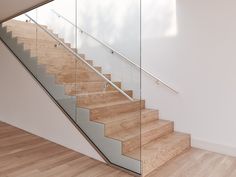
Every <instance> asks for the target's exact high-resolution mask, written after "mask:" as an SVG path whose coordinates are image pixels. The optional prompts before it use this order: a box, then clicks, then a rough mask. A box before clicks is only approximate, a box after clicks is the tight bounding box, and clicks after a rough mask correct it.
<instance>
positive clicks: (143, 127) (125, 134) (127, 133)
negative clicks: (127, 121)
mask: <svg viewBox="0 0 236 177" xmlns="http://www.w3.org/2000/svg"><path fill="white" fill-rule="evenodd" d="M170 123H172V122H171V121H167V120H154V121H152V122H149V123H145V124H140V126H137V127H134V128H132V129H127V130H123V131H121V132H117V133H114V134H112V135H109V137H112V138H114V139H117V140H121V141H126V140H129V139H131V138H133V137H137V136H140V134H141V136H142V134H145V133H146V132H149V131H152V130H154V129H161V128H162V127H164V126H166V125H168V124H170Z"/></svg>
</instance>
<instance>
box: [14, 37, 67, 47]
mask: <svg viewBox="0 0 236 177" xmlns="http://www.w3.org/2000/svg"><path fill="white" fill-rule="evenodd" d="M15 38H16V39H17V43H18V44H24V45H32V46H36V45H37V46H43V47H45V48H47V47H49V48H50V47H55V45H58V42H57V41H51V40H44V39H30V38H24V37H15ZM65 44H66V45H67V46H68V47H71V44H70V43H65ZM60 47H62V46H60Z"/></svg>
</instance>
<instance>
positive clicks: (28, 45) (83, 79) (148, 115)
mask: <svg viewBox="0 0 236 177" xmlns="http://www.w3.org/2000/svg"><path fill="white" fill-rule="evenodd" d="M43 27H44V28H47V27H46V26H43ZM35 29H36V25H35V24H33V23H28V22H22V21H15V20H11V21H8V22H6V23H4V24H3V25H2V28H1V35H0V36H1V37H2V36H3V35H8V39H9V40H15V41H16V46H22V45H23V48H22V50H23V51H28V52H29V54H30V57H31V58H34V59H35V62H36V64H37V66H38V67H39V68H42V67H43V68H45V73H46V74H48V75H50V76H52V77H54V78H55V79H54V82H55V83H54V84H55V85H56V86H60V87H63V91H64V94H65V95H67V96H69V97H73V98H76V104H77V108H78V114H81V115H83V116H84V117H86V116H87V119H86V118H85V119H86V120H85V119H82V118H81V116H80V119H78V118H76V119H75V121H76V122H77V123H78V125H79V126H80V127H81V128H82V129H84V131H85V133H86V134H87V135H88V136H89V137H90V139H91V140H92V141H94V142H95V144H97V146H98V147H99V149H103V147H104V146H106V144H105V143H103V142H102V141H104V142H105V141H106V142H107V143H110V142H116V143H117V142H118V143H120V145H121V147H120V148H121V149H120V150H118V151H120V152H119V153H120V154H118V155H116V156H119V158H120V159H124V161H126V162H129V165H130V163H132V162H133V161H134V162H136V161H141V166H142V175H143V176H146V175H147V174H149V173H150V172H152V171H153V170H154V169H156V168H158V167H160V166H162V165H163V164H165V163H166V162H168V161H169V160H171V159H172V158H174V157H176V156H177V155H179V154H181V153H183V152H184V151H186V150H187V149H189V148H190V135H188V134H184V133H179V132H175V131H174V122H171V121H168V120H162V119H160V118H159V111H158V110H153V109H148V108H146V107H145V100H134V101H130V100H128V99H127V98H126V97H125V96H124V95H123V94H121V93H120V92H119V91H117V90H116V89H115V88H114V87H112V86H111V85H110V84H109V83H107V82H106V81H105V80H104V79H103V78H101V77H100V76H99V75H97V73H96V72H94V71H93V70H92V69H91V68H89V67H88V66H87V65H86V64H84V63H83V62H82V61H80V60H78V59H75V56H74V55H73V54H72V53H70V52H69V51H67V50H65V49H63V48H62V47H60V46H57V45H56V43H55V40H54V39H52V38H51V37H50V36H48V35H47V34H46V33H45V32H44V31H40V30H37V41H36V38H35V36H36V30H35ZM51 32H52V31H51ZM3 40H4V39H3ZM61 40H63V39H61ZM36 43H37V45H36ZM67 45H68V46H69V47H70V44H67ZM80 56H81V57H83V58H85V57H86V56H85V54H81V55H80ZM86 61H87V62H88V63H89V64H90V65H92V66H93V61H92V60H86ZM93 67H94V68H96V70H97V71H99V72H102V67H100V66H93ZM104 76H105V77H107V78H108V79H109V80H111V78H112V76H111V74H104ZM112 82H113V81H112ZM113 83H114V84H115V85H116V86H117V87H119V88H122V83H121V82H113ZM124 92H125V93H126V94H127V95H129V96H130V97H132V96H133V92H132V90H124ZM140 109H141V112H140ZM83 116H82V117H83ZM140 117H141V120H140ZM140 125H141V126H140ZM96 127H98V128H99V129H102V130H100V131H97V130H98V128H97V129H96ZM95 129H96V130H95ZM140 131H141V136H140ZM99 133H100V134H101V135H98V134H99ZM96 136H100V139H98V138H96ZM100 144H102V145H100ZM115 148H119V147H115ZM115 148H114V149H115ZM112 150H113V148H112V147H111V148H110V149H109V150H108V151H112ZM104 152H105V150H104ZM107 153H108V152H107ZM112 153H113V154H115V152H111V154H112ZM104 154H105V155H106V152H105V153H104ZM111 154H109V153H108V155H111ZM121 157H122V158H121ZM132 160H133V161H132ZM117 163H118V162H117ZM124 164H125V163H124ZM118 165H120V166H121V165H122V164H119V163H118ZM127 165H128V163H127ZM130 166H132V164H131V165H130ZM125 168H127V169H130V168H129V167H126V166H125Z"/></svg>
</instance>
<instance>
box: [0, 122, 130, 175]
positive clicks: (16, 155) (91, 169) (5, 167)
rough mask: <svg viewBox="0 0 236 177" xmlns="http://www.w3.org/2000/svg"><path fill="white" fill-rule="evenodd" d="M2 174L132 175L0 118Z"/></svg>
mask: <svg viewBox="0 0 236 177" xmlns="http://www.w3.org/2000/svg"><path fill="white" fill-rule="evenodd" d="M0 177H130V175H128V174H126V173H124V172H121V171H119V170H116V169H113V168H111V167H109V166H107V165H106V164H103V163H101V162H99V161H96V160H93V159H91V158H88V157H86V156H84V155H82V154H79V153H77V152H74V151H72V150H69V149H67V148H64V147H62V146H59V145H57V144H55V143H51V142H49V141H47V140H45V139H43V138H40V137H37V136H34V135H31V134H29V133H26V132H24V131H22V130H20V129H17V128H15V127H12V126H10V125H7V124H5V123H2V122H0Z"/></svg>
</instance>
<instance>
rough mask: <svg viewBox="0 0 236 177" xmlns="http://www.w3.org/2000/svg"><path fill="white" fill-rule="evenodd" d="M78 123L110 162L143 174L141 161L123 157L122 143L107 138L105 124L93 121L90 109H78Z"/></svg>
mask: <svg viewBox="0 0 236 177" xmlns="http://www.w3.org/2000/svg"><path fill="white" fill-rule="evenodd" d="M76 122H77V123H78V125H79V126H80V128H81V129H82V130H83V131H84V132H85V133H86V134H87V135H88V137H89V138H90V139H91V140H92V141H93V142H94V143H95V144H96V146H97V147H98V148H99V149H100V150H101V151H102V152H103V153H104V155H105V156H106V157H107V158H108V159H109V160H110V162H112V163H114V164H116V165H119V166H121V167H123V168H126V169H129V170H132V171H134V172H136V173H139V174H141V161H139V160H135V159H132V158H130V157H127V156H125V155H123V154H122V143H121V142H120V141H118V140H115V139H112V138H107V137H105V132H104V130H105V126H104V124H100V123H98V122H94V121H91V120H90V111H89V110H88V109H86V108H77V117H76Z"/></svg>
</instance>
